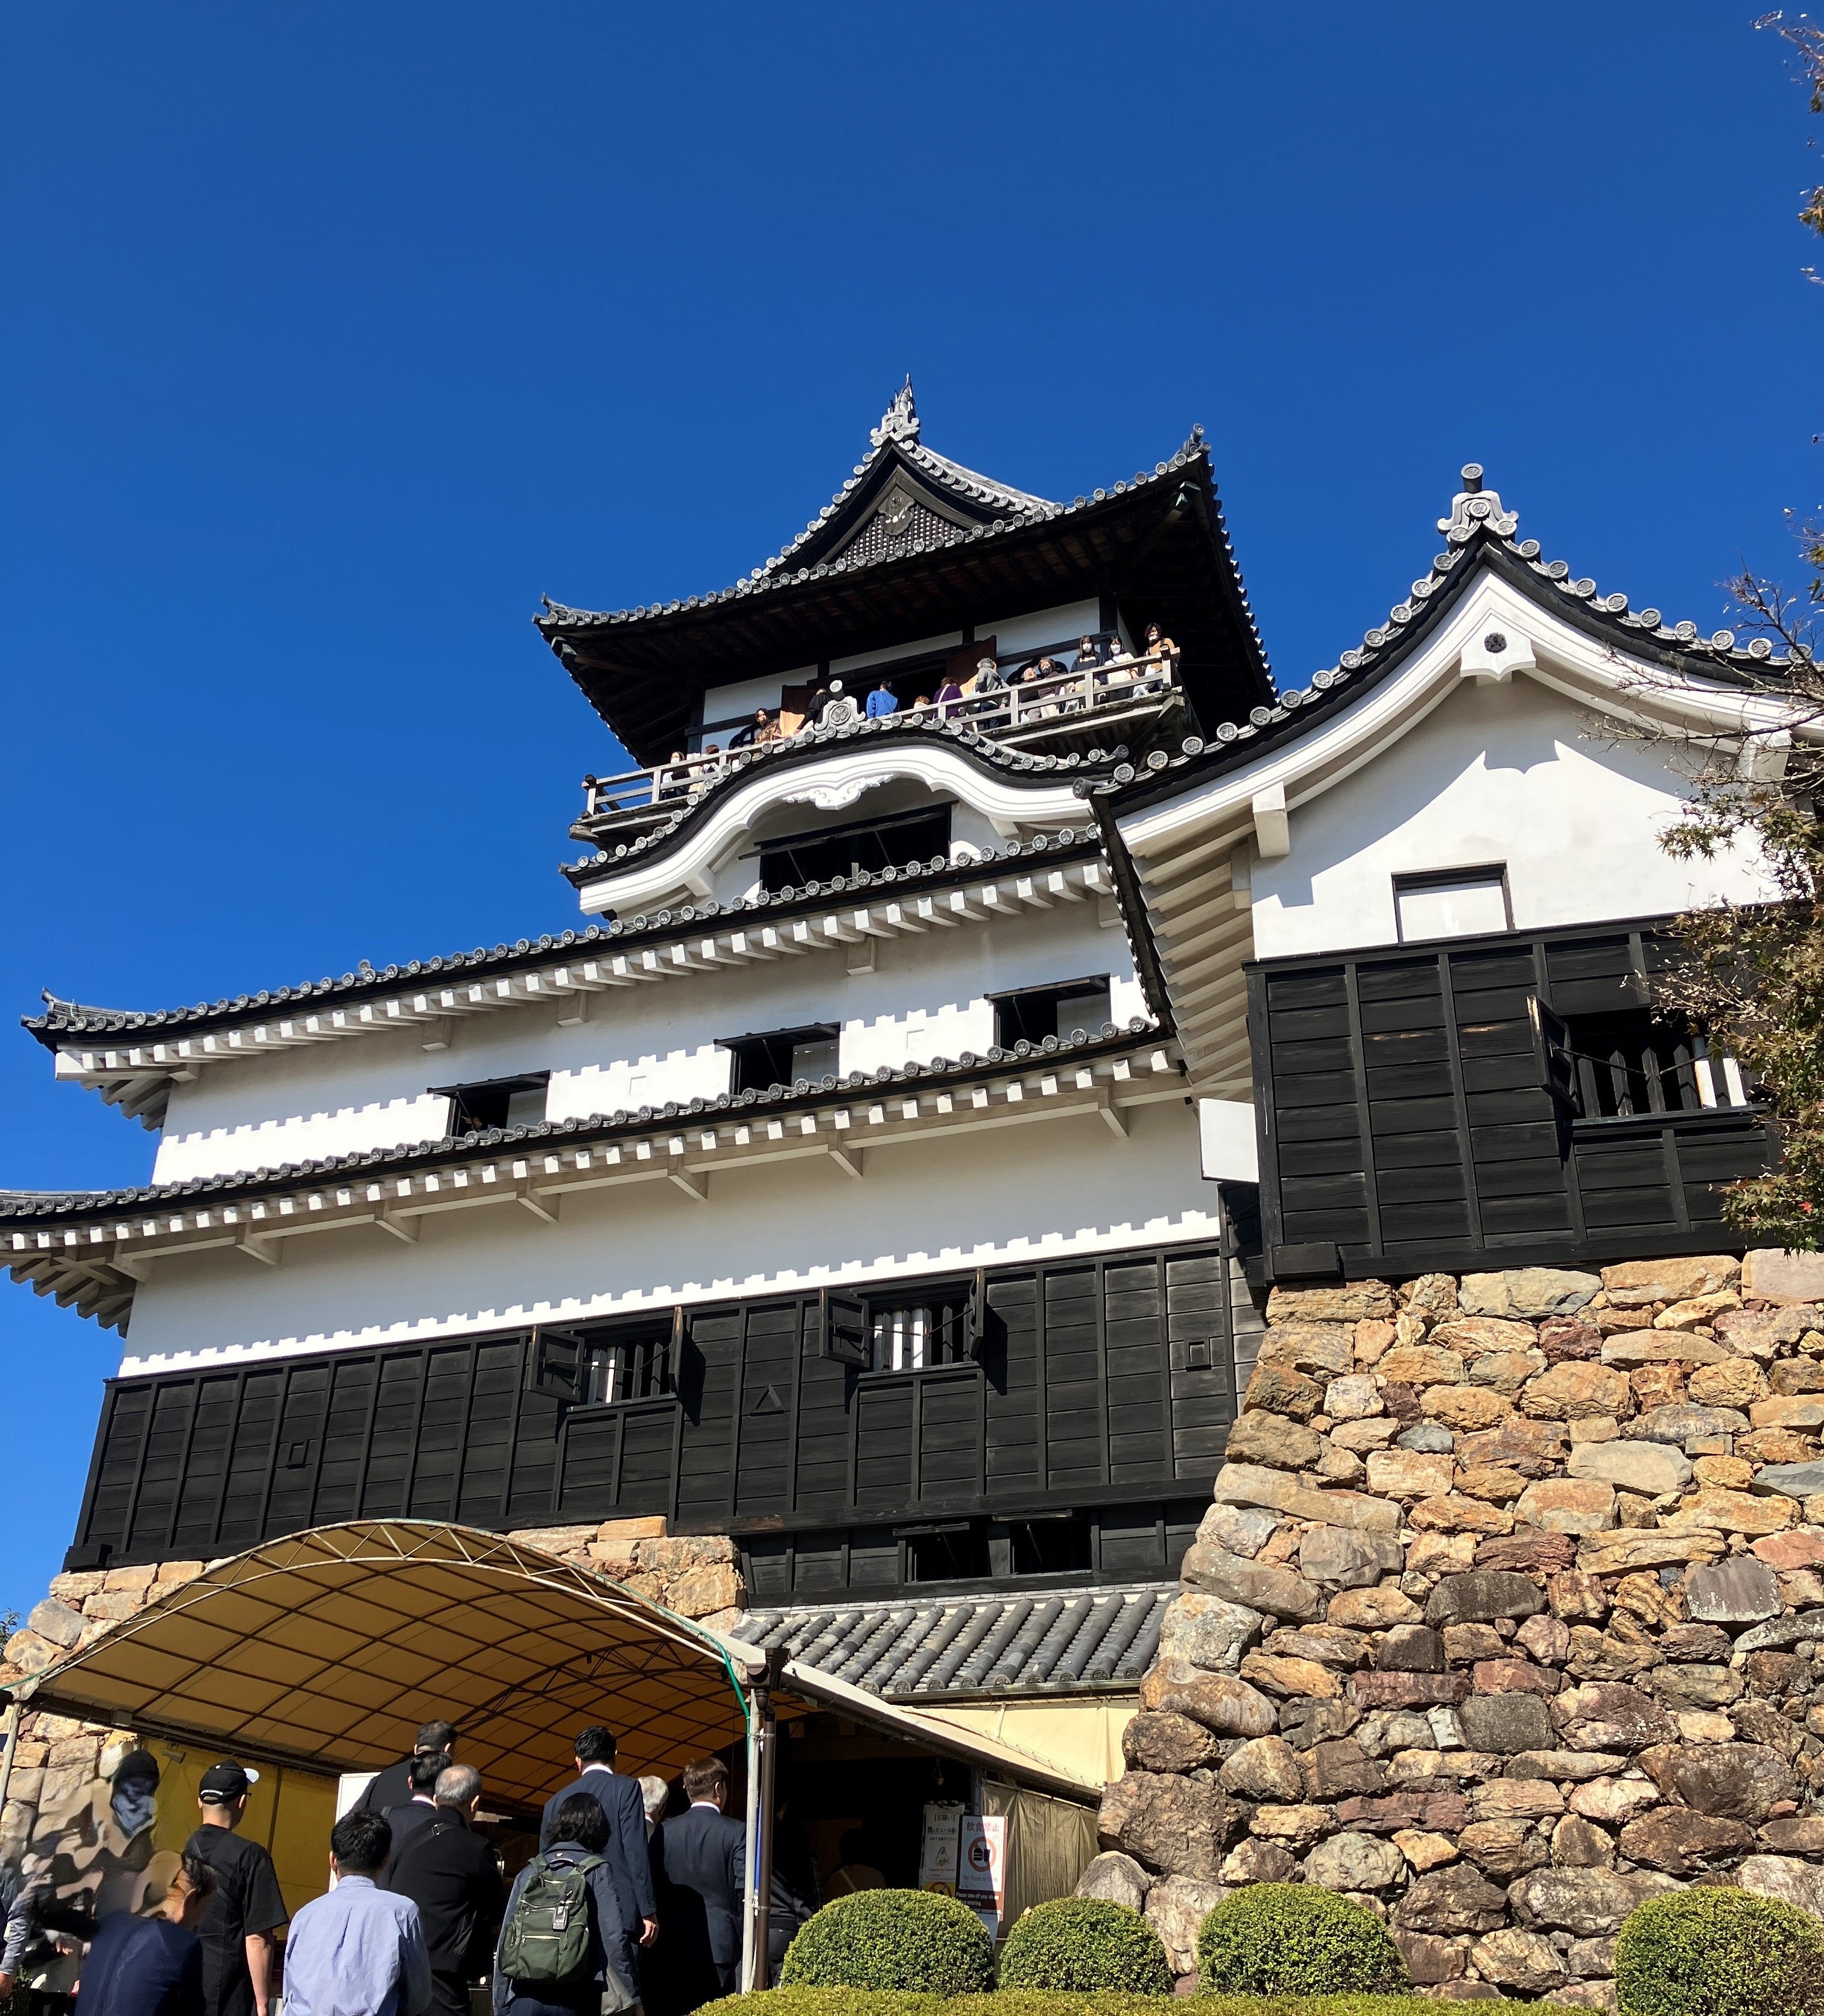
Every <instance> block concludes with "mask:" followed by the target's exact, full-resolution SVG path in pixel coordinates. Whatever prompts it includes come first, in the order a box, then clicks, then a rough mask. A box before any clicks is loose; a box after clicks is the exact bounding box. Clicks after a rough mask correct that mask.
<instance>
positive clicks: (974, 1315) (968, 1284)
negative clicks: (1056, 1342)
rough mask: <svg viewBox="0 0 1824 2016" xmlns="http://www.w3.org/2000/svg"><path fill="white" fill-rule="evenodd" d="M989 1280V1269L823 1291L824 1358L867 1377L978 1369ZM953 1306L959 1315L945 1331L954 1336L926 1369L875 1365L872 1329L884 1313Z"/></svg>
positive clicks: (820, 1301)
mask: <svg viewBox="0 0 1824 2016" xmlns="http://www.w3.org/2000/svg"><path fill="white" fill-rule="evenodd" d="M987 1282H988V1276H987V1270H986V1268H981V1267H978V1268H976V1269H975V1270H974V1272H973V1273H968V1274H939V1275H935V1276H932V1277H931V1278H930V1279H928V1280H918V1281H907V1282H899V1283H889V1284H886V1285H884V1286H881V1287H878V1288H874V1289H871V1288H869V1287H867V1286H866V1285H865V1284H864V1285H862V1286H860V1287H855V1288H825V1289H824V1290H823V1291H822V1292H821V1294H820V1296H819V1298H818V1314H819V1323H820V1327H819V1331H818V1334H819V1337H820V1340H821V1344H820V1349H821V1351H822V1353H823V1355H824V1357H825V1358H831V1359H836V1360H837V1361H838V1363H842V1364H843V1365H845V1366H848V1367H849V1370H851V1371H853V1372H854V1373H856V1375H857V1376H858V1377H861V1378H864V1379H916V1378H922V1377H924V1376H925V1373H930V1372H956V1371H959V1370H966V1369H967V1368H968V1366H971V1365H979V1364H980V1363H981V1362H982V1346H983V1341H984V1338H985V1337H986V1330H987V1316H988V1286H987ZM921 1306H924V1307H928V1308H942V1307H950V1306H953V1307H954V1309H955V1314H954V1315H953V1316H952V1317H951V1318H950V1319H949V1320H948V1322H947V1323H946V1325H945V1327H946V1329H953V1330H954V1333H955V1334H953V1336H951V1337H948V1338H947V1339H946V1340H945V1341H944V1343H943V1347H942V1348H943V1355H942V1356H940V1357H936V1358H932V1357H930V1356H929V1355H927V1362H926V1363H925V1364H923V1365H881V1364H878V1363H875V1341H876V1340H875V1337H874V1330H875V1327H876V1326H877V1324H878V1322H879V1321H880V1319H881V1316H882V1315H883V1314H884V1313H885V1312H887V1311H889V1310H894V1309H917V1308H919V1307H921Z"/></svg>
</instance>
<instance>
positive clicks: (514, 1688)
mask: <svg viewBox="0 0 1824 2016" xmlns="http://www.w3.org/2000/svg"><path fill="white" fill-rule="evenodd" d="M764 1668H765V1661H764V1658H763V1656H762V1654H759V1652H757V1651H755V1648H754V1647H752V1646H748V1645H742V1644H739V1643H736V1642H734V1640H729V1639H726V1638H723V1637H722V1636H719V1634H717V1633H715V1632H712V1631H710V1630H708V1629H705V1627H704V1626H702V1625H698V1624H693V1623H691V1622H689V1621H688V1620H687V1619H686V1618H681V1617H676V1616H673V1615H672V1613H671V1612H670V1611H665V1610H661V1609H659V1608H658V1607H656V1606H655V1605H654V1604H650V1603H646V1602H643V1601H642V1600H640V1598H639V1597H636V1596H633V1595H630V1594H629V1593H628V1592H627V1591H625V1589H621V1588H619V1587H618V1586H617V1585H616V1584H615V1583H614V1582H610V1581H608V1580H607V1579H606V1578H605V1577H603V1576H599V1575H591V1574H589V1572H588V1571H586V1570H583V1569H580V1568H571V1567H570V1566H568V1564H565V1563H564V1562H562V1561H555V1560H553V1558H552V1557H550V1556H549V1555H547V1554H542V1553H539V1552H537V1551H536V1550H535V1549H532V1548H530V1547H524V1546H517V1545H516V1544H515V1543H514V1542H512V1541H510V1540H508V1539H503V1538H502V1537H501V1536H500V1535H499V1534H495V1533H483V1532H476V1531H475V1530H474V1529H473V1528H467V1527H460V1526H446V1525H432V1524H427V1523H423V1522H420V1521H411V1520H388V1521H359V1522H354V1523H351V1524H348V1525H338V1526H323V1527H318V1528H315V1529H314V1530H312V1531H311V1532H305V1533H299V1534H296V1535H292V1536H291V1537H290V1538H288V1539H283V1540H274V1541H271V1542H269V1543H267V1544H266V1545H265V1546H260V1547H256V1548H254V1549H253V1550H251V1552H249V1553H244V1554H238V1555H236V1557H234V1558H233V1560H231V1561H222V1562H220V1563H218V1564H217V1565H216V1566H215V1567H214V1568H211V1569H210V1570H209V1571H207V1573H206V1574H205V1575H202V1576H200V1578H199V1579H197V1580H196V1581H195V1582H189V1583H187V1584H186V1586H184V1587H183V1588H182V1589H178V1590H176V1591H175V1592H174V1593H172V1594H171V1595H170V1596H168V1597H164V1598H162V1599H161V1600H159V1601H158V1602H157V1603H154V1604H150V1605H148V1607H146V1609H144V1610H142V1611H139V1612H137V1613H136V1614H135V1615H133V1616H132V1617H129V1618H125V1619H124V1620H123V1621H122V1622H121V1623H118V1624H117V1625H113V1626H111V1627H110V1629H108V1630H107V1631H106V1633H103V1636H100V1637H99V1638H98V1639H96V1640H95V1642H94V1643H92V1644H90V1645H88V1646H86V1647H84V1648H82V1649H81V1651H78V1652H76V1653H74V1654H72V1655H71V1656H70V1658H67V1659H64V1660H60V1661H58V1662H57V1663H56V1665H52V1666H49V1667H47V1668H45V1670H44V1671H43V1672H40V1673H38V1674H37V1675H35V1676H34V1677H33V1679H32V1680H31V1682H30V1683H27V1687H22V1688H21V1689H20V1690H19V1691H20V1694H21V1695H22V1696H23V1695H24V1694H26V1693H27V1690H28V1689H29V1693H30V1696H31V1702H32V1705H33V1706H34V1707H37V1708H52V1709H54V1710H55V1711H56V1712H59V1713H60V1714H63V1715H73V1716H76V1717H78V1718H79V1719H81V1720H84V1721H88V1722H99V1723H106V1724H109V1725H111V1726H117V1727H121V1728H127V1729H133V1730H139V1731H141V1732H142V1733H147V1734H152V1735H160V1736H165V1737H173V1738H175V1739H178V1740H179V1741H188V1742H191V1743H199V1744H200V1743H207V1744H214V1745H216V1746H217V1747H218V1749H219V1751H220V1753H221V1754H222V1755H225V1756H239V1757H240V1758H242V1759H244V1760H245V1761H247V1762H257V1761H258V1760H259V1759H262V1758H263V1759H270V1760H272V1761H273V1762H279V1763H294V1764H301V1765H307V1766H309V1768H311V1769H313V1770H316V1771H322V1772H342V1771H372V1770H376V1769H380V1767H381V1766H384V1765H387V1764H390V1763H391V1762H393V1761H394V1760H395V1759H397V1758H399V1757H402V1756H404V1755H408V1754H409V1751H410V1750H411V1748H412V1741H413V1737H414V1735H415V1734H416V1731H417V1728H418V1726H419V1724H420V1723H422V1722H425V1721H427V1720H430V1719H432V1718H433V1717H441V1718H442V1719H447V1720H449V1721H450V1722H452V1723H455V1724H456V1726H457V1728H458V1729H459V1730H460V1731H461V1732H462V1748H461V1751H460V1755H461V1756H462V1759H463V1762H465V1763H470V1764H473V1765H474V1766H476V1768H477V1769H479V1770H480V1771H481V1773H482V1775H483V1777H484V1778H485V1780H486V1781H487V1785H488V1795H489V1796H490V1798H498V1799H502V1800H505V1801H508V1802H524V1803H528V1804H530V1803H534V1802H539V1801H542V1800H543V1799H544V1798H546V1796H547V1795H549V1794H550V1792H551V1791H553V1789H554V1788H555V1787H557V1786H560V1785H561V1784H563V1783H564V1780H566V1779H567V1778H568V1777H569V1776H570V1774H571V1742H572V1739H573V1738H574V1737H575V1734H576V1732H577V1730H579V1729H580V1728H582V1727H583V1726H585V1725H586V1724H587V1723H591V1722H600V1723H604V1724H605V1725H606V1726H607V1727H609V1728H611V1729H612V1730H614V1732H615V1736H616V1737H617V1739H618V1742H619V1744H620V1751H619V1755H618V1759H617V1760H616V1761H617V1767H618V1769H621V1770H622V1771H625V1772H629V1773H641V1772H647V1771H655V1772H658V1773H661V1774H663V1775H664V1776H665V1777H671V1776H672V1775H673V1774H674V1773H676V1772H677V1771H679V1770H680V1769H682V1768H683V1766H684V1765H686V1764H687V1763H688V1762H690V1759H692V1758H694V1757H699V1756H701V1755H703V1754H704V1753H705V1751H711V1750H719V1749H720V1748H723V1746H724V1745H726V1744H729V1743H731V1742H734V1741H737V1739H740V1738H741V1737H744V1735H745V1733H746V1728H747V1721H746V1715H745V1712H744V1708H743V1705H742V1701H741V1692H740V1690H739V1687H737V1676H738V1678H739V1679H740V1681H741V1682H743V1683H745V1682H747V1681H748V1680H749V1679H751V1678H753V1677H757V1676H759V1675H760V1674H762V1672H764ZM778 1712H779V1713H780V1715H782V1716H784V1715H790V1714H791V1713H793V1712H802V1710H798V1709H796V1708H795V1704H791V1703H788V1702H785V1701H780V1703H779V1704H778Z"/></svg>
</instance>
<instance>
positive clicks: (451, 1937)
mask: <svg viewBox="0 0 1824 2016" xmlns="http://www.w3.org/2000/svg"><path fill="white" fill-rule="evenodd" d="M436 1792H437V1803H436V1806H435V1808H434V1811H433V1813H432V1816H431V1818H430V1819H429V1820H427V1821H426V1822H425V1823H424V1825H423V1826H422V1827H418V1828H417V1829H416V1831H414V1832H413V1833H412V1834H410V1835H409V1837H408V1838H406V1841H404V1842H403V1843H402V1845H400V1846H399V1847H398V1848H397V1849H395V1852H394V1855H393V1859H392V1862H391V1865H390V1866H389V1867H388V1870H387V1873H386V1875H385V1877H384V1879H383V1887H384V1888H386V1889H388V1890H391V1891H394V1892H397V1893H398V1895H400V1896H402V1897H409V1898H410V1899H412V1901H413V1903H415V1904H416V1906H418V1916H419V1918H420V1921H422V1923H423V1924H424V1943H425V1945H426V1946H427V1948H428V1949H430V1954H431V2008H430V2011H429V2012H428V2016H469V1989H470V1984H471V1983H473V1982H478V1981H481V1980H483V1979H485V1978H486V1977H487V1975H488V1973H489V1972H490V1971H491V1970H492V1965H493V1960H494V1941H495V1938H496V1935H497V1934H498V1933H499V1930H500V1918H501V1913H502V1912H503V1910H505V1908H506V1892H505V1891H504V1890H503V1888H502V1887H501V1883H500V1867H499V1863H496V1861H495V1859H494V1851H493V1849H492V1848H491V1847H490V1846H489V1845H488V1842H487V1841H486V1840H485V1839H484V1838H483V1837H482V1836H481V1834H478V1833H477V1832H476V1831H475V1828H474V1820H475V1816H476V1815H477V1814H478V1813H479V1811H480V1810H481V1773H480V1772H479V1771H478V1770H477V1769H475V1768H474V1766H473V1765H471V1764H452V1765H449V1766H446V1767H445V1769H444V1770H442V1772H440V1773H438V1779H437V1786H436ZM395 1810H396V1809H395Z"/></svg>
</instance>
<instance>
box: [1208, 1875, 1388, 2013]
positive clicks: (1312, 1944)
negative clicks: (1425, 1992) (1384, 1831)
mask: <svg viewBox="0 0 1824 2016" xmlns="http://www.w3.org/2000/svg"><path fill="white" fill-rule="evenodd" d="M1197 1977H1198V1985H1199V1986H1200V1987H1201V1988H1202V1989H1204V1991H1205V1992H1206V1993H1209V1994H1216V1995H1384V1994H1393V1993H1397V1992H1398V1991H1399V1990H1400V1989H1403V1988H1404V1987H1405V1986H1406V1985H1407V1980H1406V1966H1405V1963H1404V1961H1403V1960H1401V1959H1400V1949H1399V1948H1398V1947H1397V1946H1395V1945H1394V1943H1393V1941H1392V1940H1391V1939H1390V1938H1389V1937H1388V1936H1387V1931H1386V1927H1385V1926H1384V1925H1383V1924H1382V1923H1381V1921H1380V1920H1379V1918H1377V1917H1375V1914H1374V1913H1373V1912H1372V1911H1371V1910H1368V1909H1367V1908H1366V1907H1365V1906H1363V1905H1361V1904H1356V1903H1351V1902H1350V1899H1348V1898H1346V1897H1340V1896H1339V1895H1337V1894H1336V1892H1335V1891H1333V1890H1322V1889H1320V1888H1318V1887H1317V1885H1314V1884H1310V1885H1307V1884H1302V1883H1254V1884H1250V1885H1249V1886H1248V1888H1246V1889H1245V1890H1238V1891H1237V1892H1235V1895H1233V1896H1232V1897H1228V1898H1225V1899H1224V1900H1223V1902H1222V1903H1220V1904H1218V1905H1217V1907H1216V1908H1215V1910H1213V1911H1211V1912H1210V1913H1209V1915H1208V1916H1207V1917H1206V1918H1205V1919H1204V1921H1203V1923H1202V1925H1201V1926H1200V1927H1199V1928H1198V1933H1197Z"/></svg>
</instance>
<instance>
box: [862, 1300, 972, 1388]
mask: <svg viewBox="0 0 1824 2016" xmlns="http://www.w3.org/2000/svg"><path fill="white" fill-rule="evenodd" d="M970 1302H971V1298H970V1297H969V1295H968V1294H967V1293H966V1292H965V1291H964V1290H962V1289H961V1288H957V1289H954V1290H951V1291H947V1292H946V1291H939V1294H938V1295H935V1296H933V1297H932V1298H930V1299H928V1300H926V1299H922V1298H921V1300H919V1301H906V1302H901V1301H893V1302H886V1303H881V1302H874V1301H871V1302H870V1303H869V1304H868V1305H867V1316H868V1341H869V1359H868V1369H869V1370H871V1371H874V1372H923V1371H925V1370H927V1369H928V1367H930V1366H937V1365H964V1364H967V1363H968V1361H969V1359H970V1357H971V1336H970V1320H969V1315H970Z"/></svg>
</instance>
